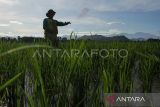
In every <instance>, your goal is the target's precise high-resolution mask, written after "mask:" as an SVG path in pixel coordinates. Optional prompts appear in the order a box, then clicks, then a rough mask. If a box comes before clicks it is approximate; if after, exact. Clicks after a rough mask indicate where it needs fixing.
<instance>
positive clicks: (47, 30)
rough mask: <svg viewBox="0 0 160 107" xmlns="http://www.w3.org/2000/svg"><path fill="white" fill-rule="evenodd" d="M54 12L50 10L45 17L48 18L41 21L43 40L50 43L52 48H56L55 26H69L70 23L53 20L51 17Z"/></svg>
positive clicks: (56, 30)
mask: <svg viewBox="0 0 160 107" xmlns="http://www.w3.org/2000/svg"><path fill="white" fill-rule="evenodd" d="M55 14H56V12H55V11H53V10H52V9H50V10H49V11H48V12H47V13H46V16H47V17H48V18H45V19H44V20H43V29H44V34H45V39H47V40H50V41H51V42H52V46H56V47H58V38H57V34H58V27H57V26H66V25H68V24H71V23H70V22H59V21H57V20H54V19H53V17H54V16H55Z"/></svg>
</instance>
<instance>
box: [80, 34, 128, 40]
mask: <svg viewBox="0 0 160 107" xmlns="http://www.w3.org/2000/svg"><path fill="white" fill-rule="evenodd" d="M78 39H79V40H99V41H129V39H128V38H127V37H125V36H124V35H117V36H113V37H106V36H102V35H92V36H88V35H85V36H82V37H79V38H78Z"/></svg>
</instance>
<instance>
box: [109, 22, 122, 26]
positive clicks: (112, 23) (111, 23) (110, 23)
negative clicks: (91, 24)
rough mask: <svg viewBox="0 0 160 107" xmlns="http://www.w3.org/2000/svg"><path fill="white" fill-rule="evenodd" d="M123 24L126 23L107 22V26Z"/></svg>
mask: <svg viewBox="0 0 160 107" xmlns="http://www.w3.org/2000/svg"><path fill="white" fill-rule="evenodd" d="M114 24H121V25H124V24H125V23H124V22H107V25H114Z"/></svg>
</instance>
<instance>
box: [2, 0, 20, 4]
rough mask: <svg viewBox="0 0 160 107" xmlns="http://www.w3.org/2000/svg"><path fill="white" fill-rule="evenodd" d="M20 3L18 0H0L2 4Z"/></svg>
mask: <svg viewBox="0 0 160 107" xmlns="http://www.w3.org/2000/svg"><path fill="white" fill-rule="evenodd" d="M18 3H19V1H18V0H0V5H15V4H18Z"/></svg>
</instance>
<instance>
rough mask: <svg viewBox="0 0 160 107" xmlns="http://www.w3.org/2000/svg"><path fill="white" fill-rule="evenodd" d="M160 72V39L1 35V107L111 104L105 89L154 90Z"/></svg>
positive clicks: (93, 106) (63, 106)
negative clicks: (30, 39) (55, 43)
mask: <svg viewBox="0 0 160 107" xmlns="http://www.w3.org/2000/svg"><path fill="white" fill-rule="evenodd" d="M73 49H74V50H73ZM135 74H137V75H138V76H135ZM159 75H160V42H148V41H144V42H133V41H129V42H120V41H113V42H99V41H79V40H70V41H66V42H61V43H60V46H59V47H58V48H56V47H52V46H51V45H50V43H49V42H40V41H39V42H34V43H25V42H16V41H15V42H10V41H7V42H3V41H0V107H3V106H6V107H105V105H104V99H103V94H104V93H132V92H143V93H151V92H154V89H153V82H154V80H155V78H159ZM135 81H138V82H135ZM139 81H140V82H139ZM138 85H139V87H137V86H138Z"/></svg>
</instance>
